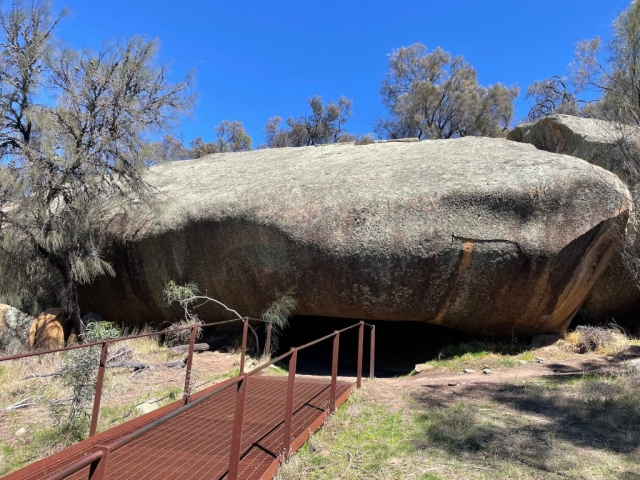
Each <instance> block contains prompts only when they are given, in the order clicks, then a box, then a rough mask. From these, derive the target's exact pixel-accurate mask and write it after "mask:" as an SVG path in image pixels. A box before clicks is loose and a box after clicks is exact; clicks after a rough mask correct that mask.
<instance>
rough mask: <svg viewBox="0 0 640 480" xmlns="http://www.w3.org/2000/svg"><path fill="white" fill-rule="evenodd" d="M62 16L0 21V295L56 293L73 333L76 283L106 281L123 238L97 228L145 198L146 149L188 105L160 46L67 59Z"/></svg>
mask: <svg viewBox="0 0 640 480" xmlns="http://www.w3.org/2000/svg"><path fill="white" fill-rule="evenodd" d="M63 16H64V12H63V13H62V14H61V15H59V16H58V17H53V16H52V15H51V12H50V2H49V1H47V0H43V1H35V2H33V3H29V4H28V5H24V4H23V3H21V2H16V3H14V4H13V5H12V7H11V9H10V10H9V11H5V12H3V13H2V14H1V15H0V37H1V39H0V40H1V41H0V62H1V63H2V72H3V74H2V76H1V77H0V109H1V110H2V112H4V115H3V116H2V118H1V119H0V157H1V158H2V162H3V168H2V169H1V172H0V192H2V193H1V194H0V227H1V228H0V249H1V250H0V253H1V255H0V258H1V259H2V261H1V262H0V296H1V297H3V299H4V300H9V301H11V303H12V304H13V305H14V306H16V307H19V306H24V305H27V306H30V305H28V303H29V302H31V303H32V302H33V300H34V299H37V298H38V297H39V296H41V294H42V291H41V290H39V289H42V288H45V289H49V288H52V289H56V290H57V292H58V297H59V300H60V302H61V304H62V306H63V307H64V308H65V310H66V311H67V313H70V314H71V316H72V319H73V321H74V327H75V328H76V330H77V331H78V332H79V333H81V328H82V325H81V322H80V316H79V309H78V298H77V285H78V284H82V283H89V282H92V281H93V280H94V279H95V278H96V277H97V276H100V275H105V274H108V275H113V274H114V271H113V269H112V267H111V266H110V265H109V264H108V263H107V262H106V261H105V260H104V258H103V253H104V250H105V245H106V243H107V239H108V236H109V235H113V234H115V233H118V234H121V235H123V236H125V235H126V232H124V231H118V230H117V229H114V228H112V227H113V225H110V224H109V223H110V222H109V221H105V219H109V218H119V220H123V219H127V218H131V217H129V216H130V215H132V211H131V210H132V208H131V207H132V205H136V204H140V203H143V202H146V201H149V200H150V199H151V198H152V191H151V190H150V189H149V188H148V185H147V183H146V182H145V181H144V180H143V179H142V172H143V170H144V168H145V167H146V165H147V164H148V163H149V162H150V161H151V157H152V156H153V155H152V154H153V149H152V148H151V140H152V139H153V138H154V137H155V135H157V134H158V133H159V132H162V131H163V130H165V129H166V128H168V127H169V126H171V125H172V124H174V123H175V121H176V119H177V118H178V116H179V115H180V114H181V113H183V112H185V111H187V110H188V109H189V108H190V106H191V104H192V100H193V98H192V97H191V96H189V95H187V94H186V90H187V88H188V86H189V83H190V79H189V78H187V79H186V80H185V81H183V82H179V83H177V84H169V83H167V82H166V81H165V78H166V67H163V66H160V67H158V66H156V62H155V60H156V53H157V42H155V41H147V40H145V39H143V38H141V37H133V38H131V39H128V40H126V41H124V42H122V43H108V42H106V43H104V44H103V47H102V48H101V50H100V51H99V52H92V51H89V50H83V51H82V52H78V51H74V50H72V49H70V48H68V47H65V46H64V45H62V44H61V43H60V42H58V41H56V40H55V39H54V37H53V34H54V30H55V28H56V26H57V24H58V22H59V20H60V19H61V18H62V17H63ZM125 223H126V222H124V223H122V222H121V224H122V225H124V224H125ZM119 224H120V223H119ZM18 300H22V301H18Z"/></svg>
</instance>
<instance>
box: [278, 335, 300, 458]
mask: <svg viewBox="0 0 640 480" xmlns="http://www.w3.org/2000/svg"><path fill="white" fill-rule="evenodd" d="M291 350H292V351H293V353H292V354H291V358H290V359H289V379H288V382H287V406H286V410H285V416H284V434H283V436H282V448H281V450H280V451H281V454H282V455H283V456H284V459H285V461H286V460H289V456H290V455H291V425H292V423H293V392H294V388H295V382H296V364H297V362H298V349H297V348H292V349H291Z"/></svg>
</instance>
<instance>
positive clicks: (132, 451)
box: [5, 376, 353, 480]
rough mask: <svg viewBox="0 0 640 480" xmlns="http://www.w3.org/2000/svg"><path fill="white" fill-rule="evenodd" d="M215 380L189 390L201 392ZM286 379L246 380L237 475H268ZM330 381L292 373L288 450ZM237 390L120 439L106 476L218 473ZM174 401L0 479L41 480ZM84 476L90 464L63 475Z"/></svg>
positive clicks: (314, 416) (341, 392)
mask: <svg viewBox="0 0 640 480" xmlns="http://www.w3.org/2000/svg"><path fill="white" fill-rule="evenodd" d="M352 386H353V385H352V384H349V383H344V382H338V384H337V397H338V400H337V402H336V403H337V405H339V404H341V403H343V402H344V401H345V400H346V399H347V397H348V395H349V393H350V391H351V388H352ZM216 387H218V386H214V387H211V388H209V389H207V390H204V391H202V392H199V393H198V394H196V395H194V396H193V400H194V401H195V400H197V399H198V398H201V397H203V396H204V395H206V393H207V392H209V391H212V390H213V389H215V388H216ZM286 391H287V378H286V377H269V376H256V377H251V378H249V379H248V381H247V391H246V407H245V417H244V426H243V430H242V444H241V445H242V446H241V460H240V469H239V478H242V479H259V478H272V476H273V475H274V473H275V471H276V469H277V467H278V454H279V452H280V448H281V446H282V436H283V425H284V420H283V419H284V411H285V403H286ZM329 394H330V380H329V379H327V380H322V379H307V378H302V377H298V378H297V379H296V384H295V393H294V403H293V423H292V439H293V442H292V449H293V450H296V449H297V448H299V447H300V446H301V445H302V444H303V443H304V442H305V441H306V439H307V438H308V436H309V433H310V432H313V431H315V430H316V429H317V428H318V427H319V426H320V425H321V424H322V423H323V422H324V419H325V418H326V416H327V413H328V408H329ZM235 405H236V389H235V388H230V389H227V390H225V391H224V392H222V393H220V394H219V395H215V396H213V397H211V398H210V399H207V400H205V401H203V402H202V403H201V404H199V405H197V406H196V407H194V408H192V409H191V410H188V411H186V412H184V413H182V414H180V415H178V416H176V417H175V418H173V419H171V420H169V421H168V422H166V423H164V424H162V425H161V426H159V427H157V428H155V429H153V430H151V431H149V432H148V433H145V434H144V435H142V436H140V437H139V438H137V439H136V440H134V441H132V442H130V443H128V444H126V445H124V446H123V447H122V448H119V449H118V450H116V451H114V452H113V453H112V454H110V456H109V461H108V468H107V472H108V474H107V478H108V479H114V480H115V479H122V480H129V479H136V480H142V479H167V478H171V479H178V478H179V479H205V478H206V479H220V478H225V477H226V475H227V471H228V464H229V447H230V444H231V435H232V431H233V417H234V409H235ZM178 406H179V404H178V403H176V404H174V405H172V406H168V407H165V408H163V409H162V410H160V411H157V412H152V413H150V414H148V415H145V416H144V417H140V418H138V419H136V420H134V421H131V422H127V423H125V424H123V425H121V426H119V427H116V428H114V429H111V430H107V431H105V432H103V433H101V434H99V435H96V436H95V437H92V438H90V439H88V440H85V441H84V442H82V443H80V444H78V445H75V446H73V447H70V448H67V449H65V450H63V451H61V452H59V453H57V454H55V455H54V456H52V457H49V458H47V459H44V460H41V461H39V462H36V463H34V464H32V465H30V466H28V467H26V468H24V469H22V470H19V471H17V472H14V473H12V474H10V475H8V476H7V477H5V480H17V479H42V478H47V477H48V476H51V475H53V474H55V473H56V472H59V471H61V470H62V469H63V468H65V467H66V466H68V465H70V464H71V463H73V462H74V461H76V460H79V459H81V458H83V457H85V456H87V455H88V454H90V453H92V452H93V447H94V445H98V444H100V445H107V444H110V443H112V442H113V441H115V440H117V439H118V438H122V437H123V436H125V435H127V434H129V433H131V432H132V431H135V430H138V429H140V428H141V427H143V426H144V425H146V424H149V423H150V422H152V421H154V420H156V419H158V418H159V417H161V416H162V415H166V414H167V413H170V412H171V411H173V410H175V409H176V408H177V407H178ZM68 478H70V479H87V478H89V467H85V468H83V469H82V470H80V471H78V472H77V473H75V474H73V475H71V476H69V477H68Z"/></svg>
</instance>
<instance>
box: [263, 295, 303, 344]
mask: <svg viewBox="0 0 640 480" xmlns="http://www.w3.org/2000/svg"><path fill="white" fill-rule="evenodd" d="M292 295H293V291H289V292H287V293H285V294H284V295H283V296H282V297H280V298H279V299H278V300H276V301H275V302H273V303H272V304H271V306H269V308H267V309H266V310H265V311H264V312H262V315H261V316H260V318H261V319H262V320H264V321H265V322H271V325H272V330H271V351H272V352H275V351H276V350H277V349H278V344H279V340H280V336H281V335H282V331H283V330H284V329H285V328H287V327H288V326H289V317H290V316H291V313H293V310H294V309H295V308H296V305H297V304H298V301H297V300H296V299H295V298H293V296H292Z"/></svg>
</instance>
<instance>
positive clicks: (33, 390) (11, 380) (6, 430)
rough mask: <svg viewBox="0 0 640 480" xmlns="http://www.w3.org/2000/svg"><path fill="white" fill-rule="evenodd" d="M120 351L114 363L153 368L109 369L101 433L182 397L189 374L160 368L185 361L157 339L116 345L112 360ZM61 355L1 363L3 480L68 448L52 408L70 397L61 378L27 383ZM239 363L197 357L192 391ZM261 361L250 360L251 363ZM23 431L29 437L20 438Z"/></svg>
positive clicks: (228, 357)
mask: <svg viewBox="0 0 640 480" xmlns="http://www.w3.org/2000/svg"><path fill="white" fill-rule="evenodd" d="M139 333H143V332H139ZM132 334H134V333H133V332H129V335H132ZM118 352H121V353H124V354H123V355H121V356H119V357H118V358H116V359H114V360H117V361H120V360H130V361H139V362H142V363H146V364H149V365H150V367H149V368H146V369H144V370H140V371H134V370H132V369H131V368H108V369H107V370H106V374H105V383H104V388H103V395H102V403H101V410H100V419H99V424H98V430H99V431H102V430H105V429H107V428H111V427H113V426H116V425H118V424H120V423H122V422H125V421H128V420H131V419H133V418H135V417H137V416H139V415H141V414H142V413H143V410H142V407H147V408H156V407H160V406H162V405H165V404H167V403H170V402H172V401H174V400H177V399H180V398H181V397H182V392H183V388H184V375H185V369H184V368H177V369H168V368H166V367H163V366H160V364H163V363H165V362H168V361H172V360H179V359H182V358H184V357H185V354H184V353H181V354H176V353H173V352H171V351H170V350H169V349H168V348H167V347H165V346H161V345H159V344H158V338H157V336H155V335H154V336H150V337H144V338H139V339H134V340H126V341H123V342H118V343H116V344H113V345H112V347H111V348H110V355H112V354H115V353H118ZM62 355H64V354H62V353H56V354H50V355H45V356H41V357H33V358H26V359H21V360H15V361H8V362H4V363H1V364H0V476H1V475H4V474H7V473H9V472H11V471H13V470H15V469H17V468H20V467H22V466H24V465H26V464H27V463H30V462H32V461H34V460H37V459H39V458H42V457H44V456H46V455H49V454H51V453H54V452H55V451H57V450H59V449H61V448H62V447H64V446H65V443H64V441H63V439H62V438H61V436H60V435H59V434H58V432H57V430H56V428H55V427H54V425H53V424H52V421H51V418H50V414H49V405H50V403H51V402H52V401H54V400H56V399H64V398H67V397H68V396H69V392H67V391H65V389H64V388H63V387H62V386H61V385H60V382H59V381H58V379H57V377H56V376H50V377H36V378H30V379H25V377H27V376H28V375H32V374H39V375H42V374H48V373H55V372H56V371H58V370H59V368H60V362H61V359H62ZM239 359H240V356H239V354H238V353H237V352H233V351H232V352H231V353H219V352H203V353H199V354H196V355H194V360H193V368H192V392H196V391H199V390H202V389H204V388H206V387H208V386H210V385H212V384H214V383H216V382H218V381H221V380H223V379H225V378H228V377H230V376H233V375H237V373H238V365H239ZM259 362H260V361H259V360H252V359H248V363H249V364H251V363H254V364H259ZM24 399H29V403H33V405H30V406H29V407H28V408H24V409H18V410H13V411H9V412H7V411H5V410H4V409H5V408H6V407H8V406H9V405H12V404H15V403H16V402H18V401H20V400H24ZM21 429H24V434H21V435H16V432H18V431H20V430H21Z"/></svg>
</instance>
